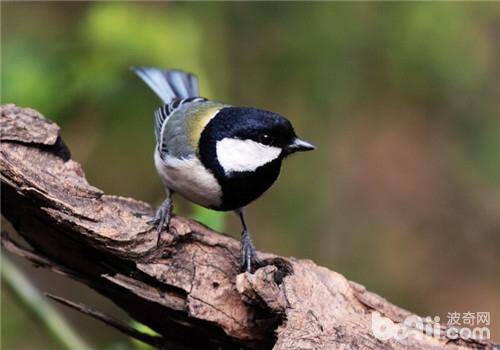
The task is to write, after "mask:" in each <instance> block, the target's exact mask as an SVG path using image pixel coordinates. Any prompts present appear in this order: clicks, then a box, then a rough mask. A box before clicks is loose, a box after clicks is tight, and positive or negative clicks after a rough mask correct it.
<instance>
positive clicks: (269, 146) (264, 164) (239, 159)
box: [198, 107, 314, 209]
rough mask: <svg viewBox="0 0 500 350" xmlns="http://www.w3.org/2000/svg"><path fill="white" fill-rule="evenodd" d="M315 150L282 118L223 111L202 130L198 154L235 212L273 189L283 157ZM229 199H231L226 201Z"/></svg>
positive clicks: (247, 111) (239, 110)
mask: <svg viewBox="0 0 500 350" xmlns="http://www.w3.org/2000/svg"><path fill="white" fill-rule="evenodd" d="M312 149H314V146H313V145H311V144H310V143H307V142H305V141H302V140H300V139H299V138H298V137H297V135H296V134H295V131H294V130H293V127H292V124H291V123H290V122H289V121H288V120H287V119H286V118H284V117H282V116H280V115H278V114H276V113H272V112H269V111H265V110H260V109H257V108H240V107H226V108H222V109H221V110H220V111H219V112H218V113H217V114H216V115H215V117H213V118H212V119H211V120H210V122H209V123H208V124H207V125H206V127H205V129H204V130H203V132H202V134H201V137H200V141H199V145H198V151H199V155H200V159H201V161H202V162H203V164H204V165H205V166H206V167H207V168H208V169H210V170H211V171H212V172H213V173H214V174H215V176H216V177H217V179H218V181H219V183H221V185H222V188H223V191H224V197H225V199H224V201H225V202H226V204H227V203H228V201H229V202H230V204H227V206H228V207H229V206H232V207H233V206H234V208H229V209H235V208H238V207H242V206H244V205H246V204H248V203H249V202H250V201H252V200H254V199H255V198H257V197H258V196H260V195H261V194H262V193H263V192H264V191H265V190H267V189H268V188H269V186H271V185H272V183H273V182H274V181H275V180H276V178H277V177H278V175H279V172H280V167H281V161H282V160H283V158H284V157H286V156H288V155H289V154H291V153H294V152H297V151H308V150H312ZM229 197H231V199H230V200H229Z"/></svg>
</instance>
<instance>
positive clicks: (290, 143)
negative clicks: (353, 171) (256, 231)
mask: <svg viewBox="0 0 500 350" xmlns="http://www.w3.org/2000/svg"><path fill="white" fill-rule="evenodd" d="M132 70H133V71H134V72H135V73H136V74H137V75H138V76H139V77H140V78H142V80H144V82H146V84H148V85H149V87H150V88H151V89H152V90H153V91H154V92H155V93H156V94H157V95H158V96H159V97H160V98H161V99H162V101H163V103H164V105H163V106H161V107H160V108H158V109H157V110H156V112H155V113H154V119H155V125H154V131H155V136H156V147H155V151H154V162H155V166H156V170H157V171H158V174H159V175H160V178H161V180H162V182H163V184H164V185H165V190H166V199H165V201H164V202H163V203H162V204H161V206H160V207H159V208H158V209H157V211H156V215H155V217H154V219H153V220H151V221H150V223H151V224H152V225H155V226H156V228H157V230H158V241H159V240H160V235H161V232H162V230H163V229H164V228H166V227H168V225H169V222H170V218H171V216H172V195H173V194H174V193H178V194H180V195H181V196H183V197H184V198H186V199H188V200H189V201H191V202H194V203H196V204H199V205H201V206H203V207H206V208H210V209H214V210H219V211H229V210H233V211H235V212H236V214H237V215H238V216H239V218H240V220H241V224H242V226H243V232H242V236H241V244H242V254H241V259H242V268H243V269H244V270H246V271H251V268H252V265H255V264H258V259H257V255H256V251H255V247H254V245H253V243H252V240H251V238H250V234H249V232H248V228H247V225H246V222H245V215H244V210H243V209H244V207H245V206H246V205H248V204H249V203H250V202H252V201H253V200H255V199H257V198H258V197H259V196H260V195H262V194H263V193H264V192H265V191H266V190H267V189H268V188H269V187H270V186H271V185H272V184H273V183H274V181H275V180H276V178H277V177H278V175H279V173H280V168H281V162H282V160H283V159H284V158H286V157H287V156H288V155H290V154H292V153H295V152H299V151H310V150H313V149H315V147H314V146H313V145H312V144H310V143H309V142H306V141H303V140H301V139H300V138H298V137H297V135H296V134H295V132H294V130H293V127H292V124H291V123H290V121H288V120H287V119H286V118H284V117H282V116H280V115H279V114H276V113H273V112H269V111H265V110H262V109H257V108H252V107H235V106H231V105H228V104H225V103H221V102H217V101H212V100H208V99H206V98H203V97H201V96H200V94H199V91H198V79H197V77H196V76H195V75H193V74H191V73H187V72H183V71H180V70H162V69H158V68H150V67H134V68H132Z"/></svg>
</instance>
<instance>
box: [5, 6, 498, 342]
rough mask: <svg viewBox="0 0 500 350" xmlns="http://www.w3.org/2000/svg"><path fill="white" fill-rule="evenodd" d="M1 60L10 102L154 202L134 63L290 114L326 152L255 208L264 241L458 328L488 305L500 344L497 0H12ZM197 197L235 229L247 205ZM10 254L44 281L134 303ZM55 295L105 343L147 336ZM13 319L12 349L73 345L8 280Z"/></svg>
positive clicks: (8, 328) (77, 154)
mask: <svg viewBox="0 0 500 350" xmlns="http://www.w3.org/2000/svg"><path fill="white" fill-rule="evenodd" d="M1 59H2V66H1V73H2V77H1V83H2V94H1V97H2V103H7V102H13V103H16V104H18V105H20V106H29V107H33V108H35V109H37V110H39V111H41V112H42V113H43V114H44V115H45V116H47V117H48V118H50V119H52V120H54V121H56V122H57V123H59V124H60V125H61V127H62V136H63V138H64V140H65V141H66V143H67V144H68V145H69V147H70V149H71V150H72V155H73V158H74V159H75V160H77V161H78V162H80V163H82V165H83V168H84V169H85V171H86V175H87V178H88V180H89V182H90V183H91V184H93V185H95V186H97V187H99V188H101V189H103V190H104V191H105V192H106V193H109V194H117V195H123V196H133V197H136V198H138V199H141V200H144V201H147V202H149V203H152V204H154V205H158V204H159V203H160V202H161V201H162V199H163V190H162V187H161V184H160V181H159V179H158V177H157V175H156V172H155V169H154V165H153V161H152V150H153V139H154V137H153V130H152V125H153V124H152V119H153V115H152V113H153V110H154V109H155V108H156V107H157V106H158V105H159V100H158V99H157V98H156V97H155V96H154V94H153V93H152V92H151V91H150V90H149V88H147V87H146V85H145V84H144V83H142V82H141V81H139V79H138V78H137V77H135V76H134V75H133V74H132V73H131V72H130V71H128V67H129V66H131V65H153V66H160V67H176V68H181V69H184V70H188V71H192V72H195V73H196V74H198V76H199V78H200V82H201V91H202V93H203V95H204V96H206V97H208V98H214V99H218V100H222V101H226V102H229V103H231V104H235V105H246V106H256V107H260V108H265V109H269V110H272V111H276V112H278V113H280V114H282V115H285V116H287V117H288V118H289V119H290V120H292V121H293V123H294V125H295V128H296V130H297V131H298V133H299V135H301V136H303V137H304V138H305V139H307V140H310V141H312V142H313V143H315V144H316V145H317V146H319V147H318V150H317V151H315V152H314V153H307V154H303V155H297V156H295V157H293V159H289V160H288V161H287V162H286V164H285V165H284V169H283V172H282V175H281V177H280V180H279V181H278V182H277V184H276V185H275V186H274V187H273V188H272V189H271V190H270V191H269V192H268V193H267V194H266V195H265V196H264V197H263V198H261V200H259V201H257V202H255V203H254V204H252V205H251V206H250V207H249V209H248V212H249V213H248V214H249V215H248V218H249V223H250V228H251V231H252V232H253V234H254V240H255V243H256V245H257V247H258V248H259V249H261V250H265V251H272V252H274V253H277V254H281V255H287V256H289V255H291V256H295V257H300V258H310V259H313V260H314V261H316V262H317V263H319V264H322V265H324V266H327V267H329V268H331V269H334V270H336V271H339V272H340V273H342V274H344V275H346V276H347V277H348V278H350V279H352V280H354V281H357V282H359V283H362V284H364V285H366V286H367V287H368V288H369V289H371V290H373V291H375V292H377V293H380V294H382V295H384V296H385V297H387V298H388V299H389V300H391V301H392V302H395V303H396V304H399V305H401V306H402V307H405V308H407V309H410V310H412V311H414V312H417V313H419V314H421V315H431V316H434V315H439V316H441V319H442V320H444V321H445V322H446V319H447V318H446V316H447V313H448V312H467V311H471V312H483V311H485V312H490V313H491V326H490V328H491V330H492V336H493V338H494V339H496V340H497V341H498V340H500V299H499V297H498V296H499V295H500V273H499V270H500V253H499V246H500V235H499V234H500V113H499V101H500V3H498V2H497V3H495V2H491V3H472V2H469V3H467V2H457V3H429V2H423V3H416V2H415V3H389V2H384V3H363V2H353V3H336V2H335V3H333V2H332V3H300V2H295V3H227V2H206V3H194V2H193V3H166V2H155V3H149V2H140V3H133V2H76V3H70V2H65V3H55V2H52V3H47V2H39V3H29V2H2V50H1ZM176 203H177V212H178V213H181V214H183V215H191V214H190V213H191V212H192V207H191V205H190V204H188V203H186V202H182V201H181V200H179V198H177V201H176ZM195 211H196V213H197V215H198V217H199V216H200V215H202V216H203V217H204V218H205V221H206V220H210V222H211V225H212V226H213V225H216V226H222V225H221V223H223V224H224V225H223V226H224V229H225V231H227V232H231V233H234V235H235V236H238V234H239V224H238V222H237V221H236V218H235V217H233V215H231V214H223V215H222V216H216V215H215V216H214V215H211V214H207V213H206V212H202V211H200V210H199V209H195ZM221 218H222V221H221ZM4 225H6V223H5V222H4ZM4 254H5V253H4ZM10 258H11V260H12V261H14V262H15V263H16V265H17V266H19V267H21V268H22V270H23V271H24V272H25V273H26V274H27V275H28V276H29V278H30V279H31V280H33V281H34V283H35V285H36V286H37V288H38V289H40V290H43V291H49V292H51V293H54V294H57V295H62V296H65V297H67V298H69V299H71V300H76V301H83V302H85V303H86V304H89V305H92V306H93V307H95V308H97V309H100V310H102V311H106V312H108V313H111V314H114V315H118V316H119V317H124V315H123V314H122V313H121V312H120V311H119V310H116V308H115V307H114V306H113V305H112V303H111V302H109V301H107V300H103V299H102V298H100V297H99V296H98V295H96V293H93V292H92V291H90V290H87V289H85V288H81V286H80V285H79V284H77V283H74V282H71V281H68V280H67V279H64V278H61V277H59V276H54V275H53V274H51V273H48V272H46V271H43V270H41V269H34V268H32V267H30V266H29V265H28V264H26V263H25V262H23V261H20V260H19V259H15V258H14V257H10ZM57 309H59V310H60V311H62V312H64V315H65V317H66V318H68V319H69V321H70V323H71V325H73V326H74V328H75V329H76V330H77V332H78V333H79V334H80V335H81V336H82V337H83V338H84V339H85V340H86V341H87V342H89V343H91V344H93V346H95V347H96V348H98V349H131V348H133V347H134V346H135V345H131V344H130V342H129V341H128V339H127V338H125V337H123V336H121V335H120V334H118V333H117V332H115V331H114V330H111V329H110V328H108V327H106V326H104V325H102V324H100V323H98V322H97V321H93V320H90V319H88V318H86V317H84V316H80V315H78V314H76V313H75V312H73V311H68V310H64V309H61V308H59V307H57ZM1 330H2V339H1V340H2V344H1V345H2V346H3V348H4V349H9V350H20V349H35V348H36V349H60V348H61V349H62V347H61V346H60V344H58V343H57V342H56V341H54V340H53V339H52V338H50V336H48V335H47V332H46V330H45V329H44V328H43V327H42V326H40V324H39V322H38V321H37V320H36V319H34V318H33V315H32V313H30V312H29V311H28V310H27V309H26V307H24V306H23V305H22V304H21V303H19V301H18V297H16V295H15V293H13V292H12V290H11V289H10V288H8V287H7V286H6V285H5V284H4V285H3V288H2V328H1ZM28 331H29V336H26V333H27V332H28Z"/></svg>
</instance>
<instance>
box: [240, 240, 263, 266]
mask: <svg viewBox="0 0 500 350" xmlns="http://www.w3.org/2000/svg"><path fill="white" fill-rule="evenodd" d="M260 264H261V261H260V259H259V258H258V257H257V250H256V249H255V247H254V245H253V243H252V240H251V238H250V235H249V233H248V232H247V231H243V233H242V236H241V266H242V269H243V270H244V271H246V272H250V273H251V272H252V266H256V267H258V266H260Z"/></svg>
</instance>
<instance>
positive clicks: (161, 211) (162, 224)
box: [148, 198, 172, 245]
mask: <svg viewBox="0 0 500 350" xmlns="http://www.w3.org/2000/svg"><path fill="white" fill-rule="evenodd" d="M171 217H172V199H171V198H167V199H165V200H164V201H163V203H162V204H161V205H160V206H159V207H158V209H157V210H156V214H155V217H154V218H153V219H152V220H150V221H148V224H150V225H153V226H155V227H156V230H157V231H158V240H157V241H156V244H157V245H158V244H159V243H160V238H161V233H162V231H163V229H165V228H168V225H169V224H170V218H171Z"/></svg>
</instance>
